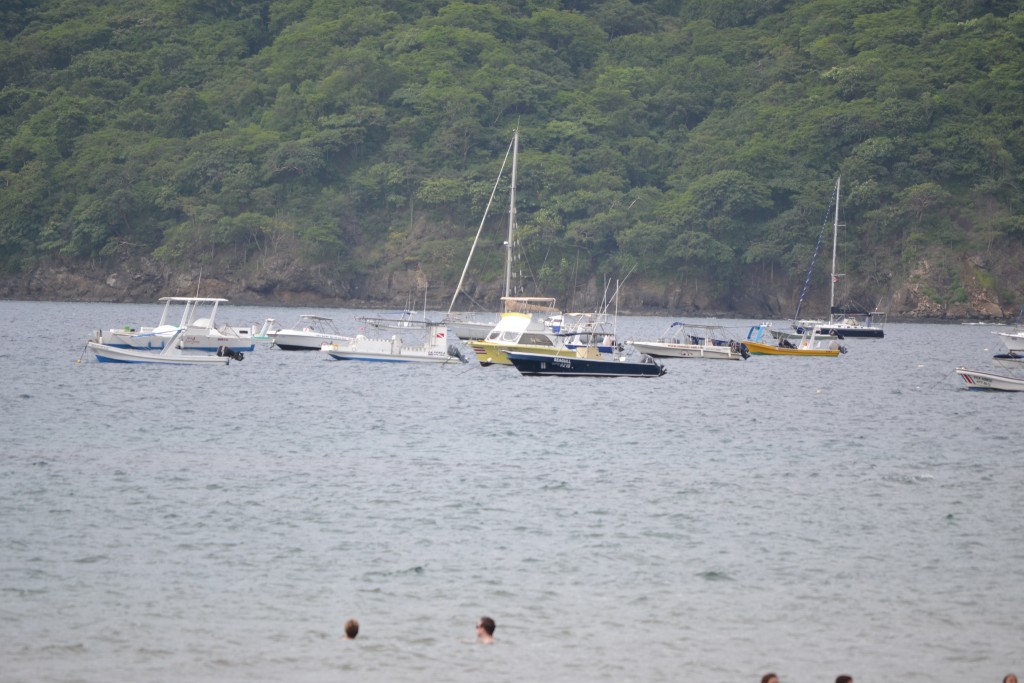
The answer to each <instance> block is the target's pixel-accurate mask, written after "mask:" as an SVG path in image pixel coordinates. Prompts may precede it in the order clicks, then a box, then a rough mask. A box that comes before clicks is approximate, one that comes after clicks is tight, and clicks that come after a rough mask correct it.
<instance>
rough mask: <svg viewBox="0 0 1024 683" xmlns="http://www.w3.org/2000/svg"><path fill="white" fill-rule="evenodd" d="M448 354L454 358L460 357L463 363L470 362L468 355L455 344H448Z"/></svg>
mask: <svg viewBox="0 0 1024 683" xmlns="http://www.w3.org/2000/svg"><path fill="white" fill-rule="evenodd" d="M448 355H449V356H451V357H452V358H458V359H459V360H460V361H461V362H463V363H468V362H469V359H467V358H466V356H465V355H463V353H462V350H461V349H460V348H459V347H458V346H456V345H455V344H449V345H448Z"/></svg>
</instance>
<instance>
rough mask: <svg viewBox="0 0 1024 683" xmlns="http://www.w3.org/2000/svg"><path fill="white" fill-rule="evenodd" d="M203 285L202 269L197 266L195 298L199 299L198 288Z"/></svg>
mask: <svg viewBox="0 0 1024 683" xmlns="http://www.w3.org/2000/svg"><path fill="white" fill-rule="evenodd" d="M202 284H203V267H202V266H199V280H198V281H196V298H197V299H198V298H199V287H200V286H202Z"/></svg>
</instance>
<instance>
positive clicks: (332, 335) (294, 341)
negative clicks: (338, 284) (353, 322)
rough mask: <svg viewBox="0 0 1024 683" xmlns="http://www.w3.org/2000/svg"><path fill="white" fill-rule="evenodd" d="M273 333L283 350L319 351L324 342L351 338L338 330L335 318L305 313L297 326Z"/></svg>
mask: <svg viewBox="0 0 1024 683" xmlns="http://www.w3.org/2000/svg"><path fill="white" fill-rule="evenodd" d="M272 334H273V337H274V346H276V347H277V348H279V349H281V350H282V351H319V350H320V347H321V346H323V345H324V344H335V343H337V344H341V343H344V342H345V341H347V340H349V339H351V337H346V336H345V335H343V334H342V333H341V332H339V331H338V328H337V326H335V324H334V319H333V318H328V317H326V316H322V315H312V314H308V313H304V314H302V315H300V316H299V321H298V323H296V325H295V327H291V328H286V329H282V330H278V331H276V332H274V333H272Z"/></svg>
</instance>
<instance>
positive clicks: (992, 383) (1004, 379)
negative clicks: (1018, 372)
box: [956, 367, 1024, 391]
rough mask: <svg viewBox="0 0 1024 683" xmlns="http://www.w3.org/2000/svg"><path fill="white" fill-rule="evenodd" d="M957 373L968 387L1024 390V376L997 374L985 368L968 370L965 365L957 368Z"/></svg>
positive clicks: (993, 389) (994, 389)
mask: <svg viewBox="0 0 1024 683" xmlns="http://www.w3.org/2000/svg"><path fill="white" fill-rule="evenodd" d="M956 374H958V375H960V377H961V379H963V381H964V383H965V384H966V385H967V388H968V389H983V390H989V391H1024V378H1020V377H1008V376H1006V375H997V374H995V373H994V372H985V371H984V370H968V369H967V368H964V367H960V368H957V369H956Z"/></svg>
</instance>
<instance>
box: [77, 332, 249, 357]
mask: <svg viewBox="0 0 1024 683" xmlns="http://www.w3.org/2000/svg"><path fill="white" fill-rule="evenodd" d="M183 334H184V331H183V330H178V331H177V332H174V333H172V334H171V336H170V337H168V339H167V343H166V344H164V347H163V348H162V349H132V348H124V347H121V346H110V345H109V344H100V343H99V342H94V341H90V342H89V343H88V344H86V346H87V347H88V349H89V350H90V351H92V352H93V353H94V354H96V360H97V361H99V362H100V363H158V364H163V365H227V364H228V363H230V362H231V360H232V359H234V360H239V361H240V360H242V359H243V358H244V354H243V353H242V352H241V351H232V350H231V349H229V348H227V347H222V348H221V349H218V350H217V352H216V353H212V354H211V353H206V352H203V351H196V350H188V349H187V348H182V346H181V344H180V339H181V337H182V336H183Z"/></svg>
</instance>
